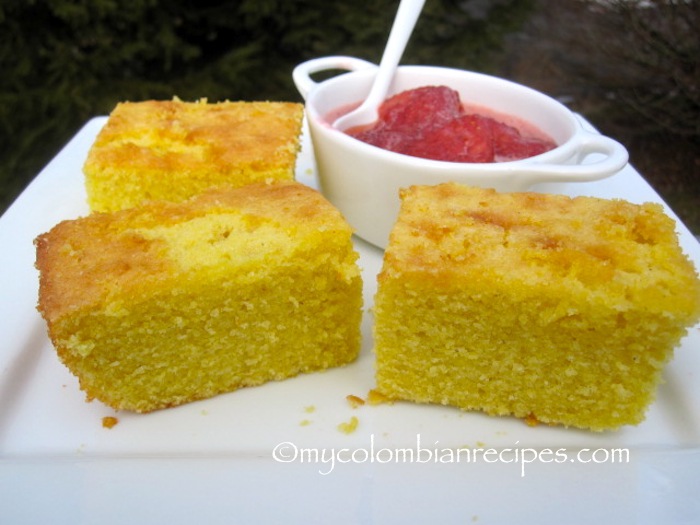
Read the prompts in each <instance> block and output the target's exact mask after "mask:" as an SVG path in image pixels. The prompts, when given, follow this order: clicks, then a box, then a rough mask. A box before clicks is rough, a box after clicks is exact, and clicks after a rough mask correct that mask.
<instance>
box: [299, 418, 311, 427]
mask: <svg viewBox="0 0 700 525" xmlns="http://www.w3.org/2000/svg"><path fill="white" fill-rule="evenodd" d="M310 424H311V421H310V420H309V419H302V420H301V421H299V426H300V427H308V426H309V425H310Z"/></svg>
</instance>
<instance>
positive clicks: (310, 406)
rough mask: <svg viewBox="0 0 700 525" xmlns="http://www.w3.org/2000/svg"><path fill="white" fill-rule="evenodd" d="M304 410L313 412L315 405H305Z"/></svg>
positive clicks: (309, 412)
mask: <svg viewBox="0 0 700 525" xmlns="http://www.w3.org/2000/svg"><path fill="white" fill-rule="evenodd" d="M304 412H306V413H307V414H313V413H314V412H316V406H314V405H309V406H305V407H304Z"/></svg>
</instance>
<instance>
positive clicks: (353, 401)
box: [345, 394, 365, 408]
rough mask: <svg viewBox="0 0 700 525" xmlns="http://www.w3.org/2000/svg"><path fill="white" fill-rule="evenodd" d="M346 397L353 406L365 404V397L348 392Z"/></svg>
mask: <svg viewBox="0 0 700 525" xmlns="http://www.w3.org/2000/svg"><path fill="white" fill-rule="evenodd" d="M345 399H346V400H347V402H348V404H349V405H350V406H351V407H352V408H358V407H361V406H362V405H364V404H365V400H364V399H362V398H361V397H358V396H356V395H353V394H348V395H347V396H345Z"/></svg>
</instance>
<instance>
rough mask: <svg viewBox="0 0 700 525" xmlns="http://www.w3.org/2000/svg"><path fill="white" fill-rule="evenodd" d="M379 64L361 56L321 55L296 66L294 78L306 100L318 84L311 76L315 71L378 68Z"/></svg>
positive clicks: (293, 73)
mask: <svg viewBox="0 0 700 525" xmlns="http://www.w3.org/2000/svg"><path fill="white" fill-rule="evenodd" d="M376 67H377V65H376V64H373V63H372V62H368V61H366V60H362V59H361V58H355V57H346V56H330V57H321V58H314V59H311V60H308V61H306V62H302V63H301V64H299V65H298V66H296V67H295V68H294V71H293V72H292V79H293V80H294V85H296V87H297V90H298V91H299V93H300V94H301V96H302V97H303V98H304V100H306V97H307V96H308V94H309V92H310V91H311V90H312V89H313V88H314V87H315V86H316V85H317V84H318V82H316V81H314V80H313V79H312V78H311V75H312V74H313V73H318V72H319V71H327V70H331V69H341V70H347V71H357V70H360V69H369V68H376Z"/></svg>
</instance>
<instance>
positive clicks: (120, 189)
mask: <svg viewBox="0 0 700 525" xmlns="http://www.w3.org/2000/svg"><path fill="white" fill-rule="evenodd" d="M302 115H303V106H302V105H301V104H297V103H292V102H221V103H217V104H208V103H207V102H206V100H202V101H200V102H195V103H190V102H182V101H179V100H172V101H156V100H149V101H144V102H123V103H120V104H118V105H117V106H116V108H115V109H114V111H113V112H112V113H111V114H110V116H109V119H108V121H107V123H106V124H105V126H104V127H103V129H102V130H101V132H100V133H99V135H98V136H97V138H96V140H95V143H94V144H93V146H92V148H91V149H90V151H89V153H88V157H87V160H86V162H85V165H84V172H85V175H86V186H87V191H88V198H89V203H90V206H91V209H92V210H95V211H113V210H117V209H123V208H125V207H129V206H133V205H137V204H140V203H141V202H143V201H144V200H160V199H164V200H173V201H177V200H182V199H184V198H188V197H190V196H192V195H195V194H197V193H200V192H201V191H204V190H205V189H207V188H208V187H212V186H218V185H222V184H228V185H231V186H240V185H243V184H247V183H250V182H255V181H264V180H266V179H275V180H292V179H293V178H294V165H295V160H296V155H297V152H298V149H299V135H300V132H301V119H302Z"/></svg>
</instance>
